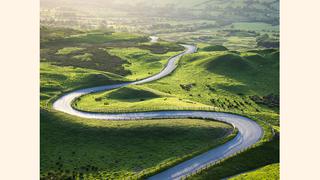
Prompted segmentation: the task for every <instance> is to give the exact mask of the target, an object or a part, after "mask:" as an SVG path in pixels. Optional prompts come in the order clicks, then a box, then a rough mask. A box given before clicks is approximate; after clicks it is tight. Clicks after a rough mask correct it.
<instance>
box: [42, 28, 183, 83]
mask: <svg viewBox="0 0 320 180" xmlns="http://www.w3.org/2000/svg"><path fill="white" fill-rule="evenodd" d="M148 41H149V39H148V37H147V36H143V35H136V34H128V33H119V32H117V33H112V32H97V31H90V32H81V31H72V30H69V29H48V28H45V27H43V28H42V29H41V42H42V43H41V61H42V62H50V63H52V64H55V65H58V66H73V67H81V68H87V69H92V70H99V71H106V72H111V73H115V74H118V75H121V76H127V77H128V78H129V79H130V80H136V79H142V78H145V77H148V76H150V75H152V74H155V73H158V72H160V70H161V69H162V68H163V67H164V65H165V64H166V63H167V60H168V58H169V57H171V56H173V55H176V54H178V53H179V52H181V51H183V50H184V48H183V47H182V46H180V45H178V44H177V43H169V42H163V41H161V42H159V43H149V42H148Z"/></svg>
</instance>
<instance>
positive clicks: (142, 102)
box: [73, 86, 209, 112]
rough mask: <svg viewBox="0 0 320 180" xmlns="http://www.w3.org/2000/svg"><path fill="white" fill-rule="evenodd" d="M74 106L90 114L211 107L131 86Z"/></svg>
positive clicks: (89, 96) (102, 94) (89, 97)
mask: <svg viewBox="0 0 320 180" xmlns="http://www.w3.org/2000/svg"><path fill="white" fill-rule="evenodd" d="M73 106H74V107H75V108H76V109H79V110H83V111H90V112H128V111H131V112H134V111H150V110H172V109H177V108H184V109H196V108H204V107H207V108H208V107H209V106H208V105H203V104H201V103H197V102H193V101H189V100H183V99H179V98H177V97H175V96H173V95H171V94H168V93H163V92H159V91H156V90H154V89H150V88H146V87H144V86H129V87H124V88H120V89H116V90H111V91H107V92H104V93H94V94H89V95H85V96H83V97H81V98H80V99H78V100H76V101H75V102H74V103H73Z"/></svg>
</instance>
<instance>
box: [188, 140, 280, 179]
mask: <svg viewBox="0 0 320 180" xmlns="http://www.w3.org/2000/svg"><path fill="white" fill-rule="evenodd" d="M279 159H280V158H279V136H278V135H276V136H275V137H274V138H273V139H272V140H271V141H270V142H266V143H264V144H262V145H261V146H258V147H255V148H252V149H249V150H247V151H245V152H243V153H241V154H239V155H237V156H235V157H232V158H230V159H227V160H225V161H223V162H222V163H220V164H217V165H215V166H213V167H211V168H209V169H207V170H205V171H202V172H201V173H199V174H197V175H194V176H192V177H190V178H187V179H191V180H200V179H201V180H209V179H210V180H215V179H217V180H218V179H222V178H225V177H230V176H234V175H236V174H239V173H242V172H246V171H250V170H253V169H257V168H260V167H262V166H266V165H268V164H273V163H279ZM275 170H276V169H272V170H271V171H270V173H271V174H270V176H268V175H267V174H264V176H258V174H255V175H257V176H255V175H252V176H247V177H246V178H244V179H250V178H252V179H256V178H257V179H264V178H263V177H265V178H266V179H272V178H271V177H275V179H278V178H276V177H279V174H276V173H277V171H275ZM278 173H279V171H278ZM240 177H241V176H240ZM253 177H255V178H253ZM242 178H243V176H242ZM235 179H239V178H235ZM240 179H241V178H240Z"/></svg>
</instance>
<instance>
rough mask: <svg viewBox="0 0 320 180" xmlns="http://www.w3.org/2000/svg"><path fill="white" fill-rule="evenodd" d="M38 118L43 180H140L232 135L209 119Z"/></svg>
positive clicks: (59, 115) (46, 115)
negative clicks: (128, 179)
mask: <svg viewBox="0 0 320 180" xmlns="http://www.w3.org/2000/svg"><path fill="white" fill-rule="evenodd" d="M40 115H41V126H40V131H41V134H40V136H41V143H40V148H41V153H40V156H41V177H42V179H68V178H71V179H74V178H85V179H121V178H124V177H126V178H128V177H130V176H135V177H138V176H144V175H146V174H148V173H152V172H155V171H157V170H159V169H162V168H165V167H168V166H171V165H173V164H175V163H177V162H180V161H181V160H183V159H185V158H190V157H191V156H193V155H195V154H198V153H201V152H204V151H206V150H207V149H209V148H212V147H214V146H217V145H218V144H220V143H222V142H225V139H228V138H232V137H234V134H232V132H233V128H232V127H231V126H230V125H227V124H223V123H219V122H214V121H208V120H196V119H163V120H138V121H108V122H107V123H106V122H105V121H100V120H88V119H81V118H76V117H73V116H68V115H65V114H63V113H57V112H51V111H46V110H42V111H41V114H40ZM155 142H156V143H155Z"/></svg>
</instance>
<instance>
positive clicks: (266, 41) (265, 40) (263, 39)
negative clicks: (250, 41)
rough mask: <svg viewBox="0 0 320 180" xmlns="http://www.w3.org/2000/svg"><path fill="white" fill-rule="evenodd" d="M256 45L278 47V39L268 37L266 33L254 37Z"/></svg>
mask: <svg viewBox="0 0 320 180" xmlns="http://www.w3.org/2000/svg"><path fill="white" fill-rule="evenodd" d="M256 41H257V46H259V47H265V48H279V45H280V44H279V40H277V39H273V38H270V36H269V35H268V34H263V35H260V36H258V37H257V38H256Z"/></svg>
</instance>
